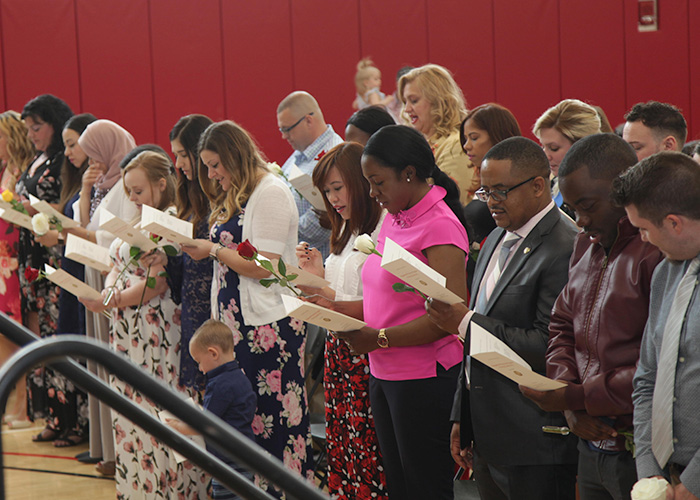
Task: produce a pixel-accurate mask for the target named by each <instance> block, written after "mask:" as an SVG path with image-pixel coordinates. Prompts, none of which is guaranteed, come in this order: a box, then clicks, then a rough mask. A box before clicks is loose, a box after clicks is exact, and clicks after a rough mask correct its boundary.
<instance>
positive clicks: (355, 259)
mask: <svg viewBox="0 0 700 500" xmlns="http://www.w3.org/2000/svg"><path fill="white" fill-rule="evenodd" d="M385 217H386V211H383V212H382V216H381V217H380V218H379V222H378V223H377V227H375V228H374V231H372V234H371V235H370V236H371V237H372V241H374V244H375V245H376V244H377V237H378V236H379V230H380V229H381V227H382V223H383V222H384V218H385ZM357 236H358V235H357V234H353V235H352V236H351V237H350V240H349V241H348V244H347V245H345V248H343V251H342V252H341V253H340V254H339V255H336V254H333V253H332V254H330V255H329V256H328V258H327V259H326V263H325V265H326V272H325V278H326V280H327V281H329V282H330V287H331V288H332V289H333V290H335V300H360V299H362V266H363V265H364V264H365V260H367V255H365V254H363V253H362V252H358V251H357V250H354V249H353V246H354V243H355V238H356V237H357Z"/></svg>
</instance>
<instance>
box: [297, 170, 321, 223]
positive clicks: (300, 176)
mask: <svg viewBox="0 0 700 500" xmlns="http://www.w3.org/2000/svg"><path fill="white" fill-rule="evenodd" d="M289 183H290V184H291V185H292V186H294V188H295V189H296V190H297V191H299V193H301V195H302V196H303V197H304V198H306V200H307V201H308V202H309V203H311V204H312V205H313V207H314V208H316V209H318V210H323V211H324V212H325V211H326V205H325V203H324V202H323V195H322V194H321V191H319V190H318V189H317V188H316V186H314V182H313V180H312V179H311V176H310V175H308V174H305V173H304V172H302V171H301V170H300V169H299V167H297V166H296V165H292V168H290V169H289Z"/></svg>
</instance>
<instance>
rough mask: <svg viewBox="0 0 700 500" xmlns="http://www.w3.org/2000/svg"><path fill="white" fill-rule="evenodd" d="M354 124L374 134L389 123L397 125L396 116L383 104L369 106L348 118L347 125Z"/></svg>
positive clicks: (367, 132)
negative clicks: (393, 116) (383, 106)
mask: <svg viewBox="0 0 700 500" xmlns="http://www.w3.org/2000/svg"><path fill="white" fill-rule="evenodd" d="M348 125H353V126H355V127H357V128H359V129H360V130H362V131H363V132H365V133H366V134H369V135H372V134H374V133H375V132H376V131H377V130H379V129H380V128H382V127H386V126H387V125H396V122H395V121H394V118H392V116H391V115H390V114H389V112H388V111H387V110H386V109H384V108H382V107H381V106H367V107H366V108H363V109H361V110H359V111H357V112H356V113H353V115H352V116H351V117H350V118H348V121H347V123H346V124H345V126H346V127H347V126H348Z"/></svg>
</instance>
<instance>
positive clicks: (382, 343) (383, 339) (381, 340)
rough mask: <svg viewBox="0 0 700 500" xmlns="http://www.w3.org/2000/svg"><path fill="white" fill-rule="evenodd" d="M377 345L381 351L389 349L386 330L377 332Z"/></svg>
mask: <svg viewBox="0 0 700 500" xmlns="http://www.w3.org/2000/svg"><path fill="white" fill-rule="evenodd" d="M377 344H378V345H379V347H381V348H382V349H386V348H387V347H389V339H388V338H387V336H386V328H382V329H381V330H379V335H377Z"/></svg>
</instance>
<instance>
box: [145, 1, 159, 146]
mask: <svg viewBox="0 0 700 500" xmlns="http://www.w3.org/2000/svg"><path fill="white" fill-rule="evenodd" d="M151 2H152V0H148V1H147V3H146V6H147V15H148V56H149V58H150V60H151V98H152V99H151V102H152V103H153V140H154V142H158V114H157V106H156V69H155V57H154V56H153V13H152V3H151Z"/></svg>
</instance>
